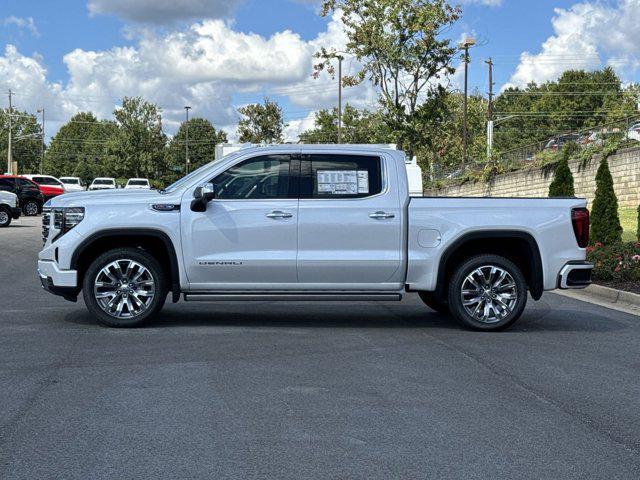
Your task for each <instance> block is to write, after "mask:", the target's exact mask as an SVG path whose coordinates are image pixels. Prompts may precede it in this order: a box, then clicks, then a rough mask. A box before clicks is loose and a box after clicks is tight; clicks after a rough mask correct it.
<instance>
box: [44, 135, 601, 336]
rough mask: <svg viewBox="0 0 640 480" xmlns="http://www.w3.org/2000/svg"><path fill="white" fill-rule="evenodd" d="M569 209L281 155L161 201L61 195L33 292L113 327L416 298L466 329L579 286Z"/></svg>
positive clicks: (392, 154)
mask: <svg viewBox="0 0 640 480" xmlns="http://www.w3.org/2000/svg"><path fill="white" fill-rule="evenodd" d="M586 204H587V203H586V201H585V200H584V199H577V198H562V199H535V198H527V199H512V198H428V197H424V198H417V197H413V198H412V197H410V196H409V193H408V185H407V174H406V169H405V155H404V153H402V152H400V151H396V150H389V149H384V148H373V147H372V148H367V147H363V146H357V147H349V146H345V145H280V146H268V147H257V148H250V149H245V150H240V151H237V152H235V153H233V154H230V155H228V156H226V157H224V158H223V159H222V160H220V161H217V162H213V163H210V164H208V165H205V166H203V167H201V168H200V169H198V170H195V171H193V172H192V173H190V174H189V175H187V176H186V177H184V178H182V179H181V180H179V181H177V182H176V183H174V184H173V185H171V186H169V187H168V188H167V189H165V190H162V191H155V190H154V191H148V190H147V191H145V190H134V191H125V190H120V191H115V190H111V191H102V192H86V193H74V194H69V195H62V196H59V197H56V198H54V199H52V200H50V201H49V202H47V204H46V205H45V207H46V208H45V209H44V214H43V240H44V248H43V250H42V251H41V252H40V255H39V261H38V272H39V275H40V279H41V281H42V285H43V287H44V288H45V289H46V290H48V291H50V292H52V293H55V294H58V295H62V296H63V297H65V298H66V299H68V300H73V301H75V300H76V298H77V296H78V294H79V293H80V291H82V292H83V297H84V300H85V303H86V305H87V308H88V309H89V311H90V312H91V313H92V314H93V315H95V317H96V318H97V319H98V320H100V321H101V322H102V323H105V324H107V325H111V326H136V325H140V324H142V323H143V322H145V321H147V320H149V319H150V318H151V317H152V316H154V315H156V314H157V313H158V312H159V311H160V309H161V308H162V306H163V304H164V302H165V299H166V297H167V294H168V293H169V292H170V293H171V294H172V299H173V301H174V302H177V301H178V300H179V299H180V297H181V296H183V298H184V300H186V301H222V300H236V301H238V300H240V301H245V300H262V301H265V300H293V301H307V300H309V301H319V300H326V301H338V300H348V301H358V300H365V301H373V300H382V301H390V300H400V299H401V298H402V296H403V295H404V294H406V293H407V292H418V293H419V294H420V297H421V298H422V299H423V301H424V302H425V303H426V304H427V305H428V306H429V307H432V308H433V309H435V310H438V311H441V312H450V313H451V314H452V315H453V316H454V317H455V318H457V319H458V320H460V321H461V322H463V324H465V325H466V326H468V327H470V328H473V329H477V330H499V329H504V328H506V327H508V326H509V325H511V324H513V322H515V321H516V320H517V319H518V318H519V317H520V315H521V314H522V311H523V310H524V308H525V304H526V302H527V295H528V293H529V294H530V295H531V297H533V299H535V300H537V299H539V298H540V297H541V295H542V293H543V291H544V290H553V289H556V288H583V287H585V286H587V285H588V284H589V283H590V278H591V269H592V265H591V264H589V263H587V262H586V261H585V258H586V253H585V247H586V246H587V242H588V235H589V213H588V210H587V209H586Z"/></svg>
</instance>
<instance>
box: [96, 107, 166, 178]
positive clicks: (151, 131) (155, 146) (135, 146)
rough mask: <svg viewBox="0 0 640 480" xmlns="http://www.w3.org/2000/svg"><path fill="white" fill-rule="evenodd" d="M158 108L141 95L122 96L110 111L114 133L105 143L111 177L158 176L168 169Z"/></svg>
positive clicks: (164, 137)
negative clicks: (119, 101) (119, 103)
mask: <svg viewBox="0 0 640 480" xmlns="http://www.w3.org/2000/svg"><path fill="white" fill-rule="evenodd" d="M160 113H161V110H160V109H159V108H158V106H157V105H155V104H153V103H150V102H147V101H146V100H144V99H143V98H141V97H133V98H129V97H125V98H124V99H123V101H122V107H120V108H116V109H115V110H114V112H113V115H114V116H115V121H116V125H117V127H118V128H117V130H116V132H115V135H114V136H113V137H112V138H111V139H109V141H108V142H107V144H106V147H107V148H106V155H107V157H108V158H107V159H106V165H107V167H108V168H109V169H110V171H111V172H113V173H112V175H113V176H117V177H148V178H155V179H158V178H161V177H162V176H163V175H164V173H165V172H166V170H167V162H166V156H165V151H164V149H165V146H166V142H167V137H166V135H165V134H164V133H163V132H162V120H161V117H160Z"/></svg>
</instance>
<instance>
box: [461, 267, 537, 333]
mask: <svg viewBox="0 0 640 480" xmlns="http://www.w3.org/2000/svg"><path fill="white" fill-rule="evenodd" d="M490 267H495V268H496V273H495V274H492V270H491V268H490ZM478 271H479V272H480V273H481V274H482V275H483V276H482V277H479V275H478V276H474V277H472V279H476V280H477V279H478V278H481V280H482V281H484V282H485V283H484V284H482V281H480V280H478V281H476V285H477V289H476V287H472V288H473V290H470V287H471V286H472V285H473V283H472V282H471V280H468V277H469V276H470V275H471V274H472V273H475V272H478ZM501 271H504V272H506V274H507V275H506V276H505V277H504V278H503V280H502V281H501V283H500V284H499V286H497V287H493V286H492V285H494V284H495V283H496V282H497V279H498V278H500V275H501ZM492 275H493V276H492ZM487 276H488V277H489V279H490V280H491V281H489V282H487V278H486V277H487ZM511 285H513V287H511ZM463 286H464V287H465V290H464V291H465V292H471V291H473V293H466V294H463ZM465 295H466V298H467V301H468V302H472V301H474V300H478V299H479V301H477V302H475V303H471V304H470V305H467V306H465V305H464V304H463V297H464V296H465ZM474 295H476V296H474ZM487 304H489V305H491V306H489V307H487ZM526 304H527V282H526V280H525V278H524V275H523V274H522V272H521V271H520V269H519V268H518V266H517V265H516V264H514V263H513V262H512V261H510V260H508V259H507V258H504V257H501V256H499V255H478V256H475V257H472V258H470V259H468V260H466V261H464V262H463V263H462V264H460V265H459V266H458V268H456V270H455V272H454V274H453V277H452V278H451V281H450V282H449V310H450V311H451V313H452V315H453V316H454V317H455V318H456V319H457V320H459V321H460V322H461V323H462V324H463V325H465V326H466V327H469V328H471V329H473V330H480V331H498V330H504V329H506V328H508V327H510V326H511V325H513V324H514V323H515V321H516V320H518V318H520V316H521V315H522V312H523V311H524V307H525V306H526ZM494 305H495V306H494ZM503 305H505V307H503ZM467 308H469V309H471V310H475V309H476V308H478V309H481V310H482V312H478V313H477V314H476V315H475V316H474V315H472V313H473V312H469V311H468V310H467ZM483 314H485V315H483ZM491 317H493V318H491Z"/></svg>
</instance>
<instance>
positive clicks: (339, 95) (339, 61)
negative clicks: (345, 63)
mask: <svg viewBox="0 0 640 480" xmlns="http://www.w3.org/2000/svg"><path fill="white" fill-rule="evenodd" d="M343 59H344V57H343V56H342V55H338V143H342V60H343Z"/></svg>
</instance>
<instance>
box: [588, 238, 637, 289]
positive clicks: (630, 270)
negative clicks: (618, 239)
mask: <svg viewBox="0 0 640 480" xmlns="http://www.w3.org/2000/svg"><path fill="white" fill-rule="evenodd" d="M587 259H588V260H589V261H590V262H592V263H593V264H594V268H593V272H592V277H593V279H594V280H604V281H611V280H613V281H621V282H628V281H640V242H639V243H633V242H630V243H617V244H614V245H603V244H601V243H596V244H595V245H593V246H590V247H587Z"/></svg>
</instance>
